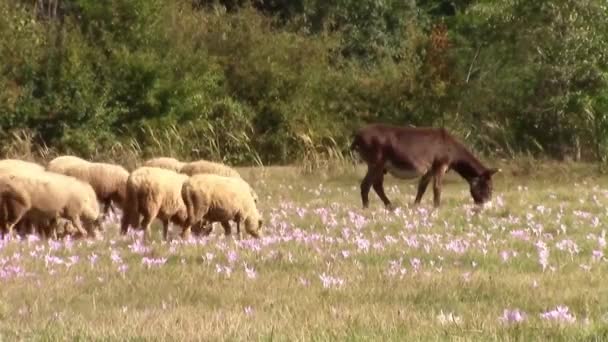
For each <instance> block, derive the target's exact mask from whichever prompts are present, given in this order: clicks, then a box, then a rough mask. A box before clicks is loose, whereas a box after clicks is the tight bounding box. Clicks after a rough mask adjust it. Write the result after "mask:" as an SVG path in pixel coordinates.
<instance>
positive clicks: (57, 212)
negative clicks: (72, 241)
mask: <svg viewBox="0 0 608 342" xmlns="http://www.w3.org/2000/svg"><path fill="white" fill-rule="evenodd" d="M0 190H1V192H0V199H1V201H0V204H1V208H0V209H2V210H3V211H4V212H5V215H4V217H3V219H2V221H3V222H2V226H3V229H4V231H5V232H6V233H8V234H11V233H12V229H13V228H14V226H15V225H16V224H17V223H18V222H20V221H21V220H22V219H30V220H34V221H36V222H45V221H46V222H50V224H51V225H54V223H56V220H57V219H58V218H59V217H63V218H65V219H67V220H69V221H71V222H72V224H73V225H74V227H76V229H77V230H78V232H79V233H80V234H82V235H83V236H87V235H88V234H89V233H97V231H96V230H95V225H99V215H100V212H99V203H98V202H97V198H96V195H95V191H94V190H93V188H92V187H91V186H90V185H89V184H87V183H85V182H82V181H80V180H78V179H76V178H74V177H69V176H65V175H61V174H56V173H52V172H23V173H12V174H0ZM83 221H84V227H83ZM85 228H86V230H85Z"/></svg>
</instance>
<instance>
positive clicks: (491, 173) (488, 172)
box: [485, 168, 501, 178]
mask: <svg viewBox="0 0 608 342" xmlns="http://www.w3.org/2000/svg"><path fill="white" fill-rule="evenodd" d="M500 171H501V170H500V169H497V168H492V169H489V170H488V171H486V172H485V176H486V177H488V178H490V177H492V176H494V174H495V173H498V172H500Z"/></svg>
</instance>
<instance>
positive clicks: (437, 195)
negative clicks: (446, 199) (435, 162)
mask: <svg viewBox="0 0 608 342" xmlns="http://www.w3.org/2000/svg"><path fill="white" fill-rule="evenodd" d="M447 170H448V167H447V165H441V166H439V167H437V169H436V171H435V176H434V179H433V205H434V207H435V208H439V205H440V204H441V183H442V181H443V176H444V175H445V173H446V171H447Z"/></svg>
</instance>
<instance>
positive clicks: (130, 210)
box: [120, 166, 189, 240]
mask: <svg viewBox="0 0 608 342" xmlns="http://www.w3.org/2000/svg"><path fill="white" fill-rule="evenodd" d="M187 179H188V176H186V175H184V174H181V173H177V172H174V171H171V170H166V169H161V168H157V167H148V166H142V167H140V168H138V169H136V170H134V171H133V172H132V173H131V174H130V175H129V178H128V179H127V187H126V189H127V201H126V206H125V211H124V213H123V217H122V222H121V227H120V231H121V234H126V233H127V231H128V229H129V226H133V227H136V228H139V227H143V229H144V239H145V238H147V237H148V235H149V234H150V225H151V223H152V221H153V220H154V219H155V218H158V219H160V220H161V221H162V223H163V238H164V239H165V240H166V239H167V233H168V231H169V222H172V223H174V224H176V225H179V226H182V228H183V230H184V232H186V231H189V227H186V226H185V223H186V219H187V211H186V206H185V205H184V201H183V200H182V196H181V189H182V185H183V183H184V182H185V181H186V180H187ZM140 215H141V216H142V217H143V220H142V221H141V225H140Z"/></svg>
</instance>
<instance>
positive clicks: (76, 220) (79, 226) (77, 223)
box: [71, 216, 88, 237]
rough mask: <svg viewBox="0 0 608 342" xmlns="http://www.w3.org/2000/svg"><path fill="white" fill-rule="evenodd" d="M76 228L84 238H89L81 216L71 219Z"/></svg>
mask: <svg viewBox="0 0 608 342" xmlns="http://www.w3.org/2000/svg"><path fill="white" fill-rule="evenodd" d="M71 221H72V223H73V224H74V227H76V229H77V230H78V232H79V233H80V234H81V235H82V237H87V235H88V233H87V231H86V230H85V229H84V228H83V226H82V221H80V216H76V217H73V218H72V219H71Z"/></svg>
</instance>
